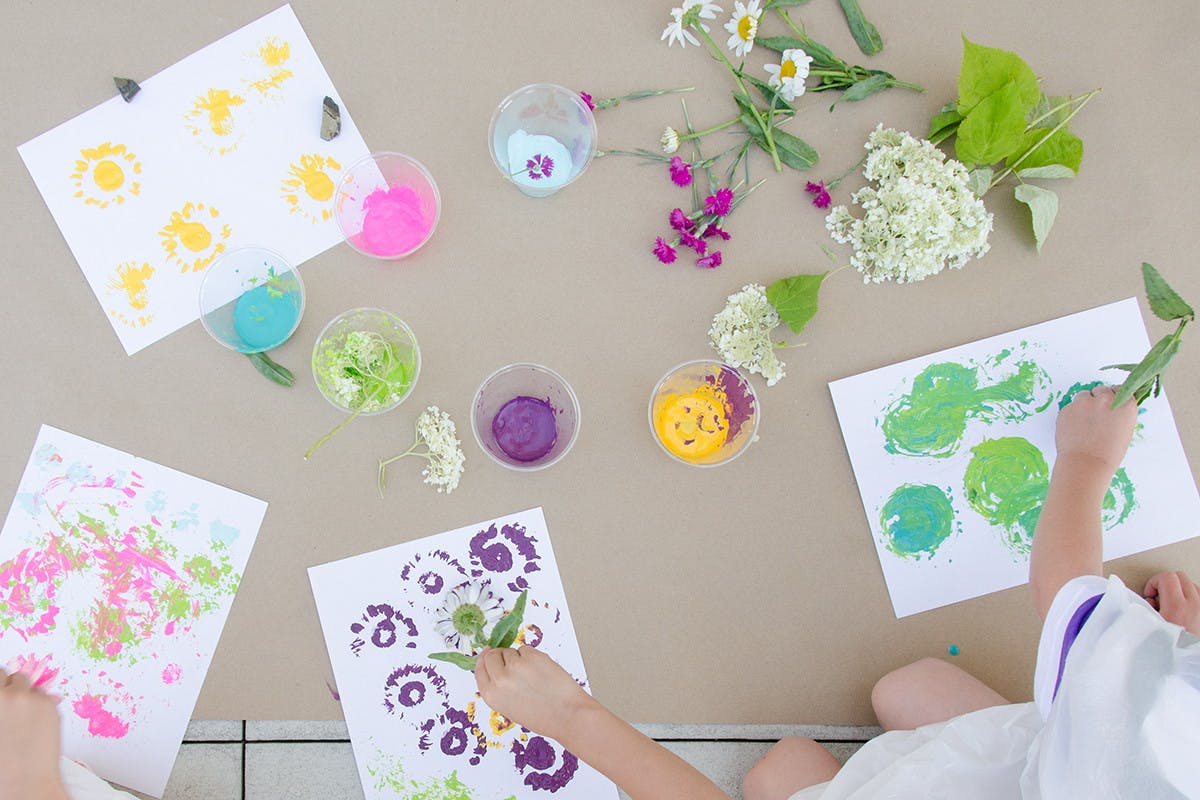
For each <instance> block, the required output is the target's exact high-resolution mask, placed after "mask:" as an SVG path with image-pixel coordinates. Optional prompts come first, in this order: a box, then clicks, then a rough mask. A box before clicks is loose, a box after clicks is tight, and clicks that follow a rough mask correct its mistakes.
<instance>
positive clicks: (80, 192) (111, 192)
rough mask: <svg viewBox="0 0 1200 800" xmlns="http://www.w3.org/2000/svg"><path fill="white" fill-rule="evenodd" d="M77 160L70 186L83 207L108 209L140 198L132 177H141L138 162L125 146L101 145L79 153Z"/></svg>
mask: <svg viewBox="0 0 1200 800" xmlns="http://www.w3.org/2000/svg"><path fill="white" fill-rule="evenodd" d="M79 156H80V157H79V158H78V159H77V160H76V161H75V171H74V172H72V173H71V182H72V183H74V184H75V197H78V198H79V199H81V200H83V202H84V203H85V204H86V205H89V206H97V207H98V208H108V207H109V206H110V205H120V204H121V203H124V202H125V200H126V199H127V198H129V197H133V196H136V195H139V194H141V191H142V185H141V183H139V182H138V181H137V180H136V179H135V177H134V176H137V175H141V174H142V162H140V161H138V159H137V156H136V155H134V154H133V153H131V152H129V149H128V148H126V147H125V145H123V144H113V143H112V142H105V143H104V144H102V145H100V146H99V147H85V148H83V149H81V150H80V151H79Z"/></svg>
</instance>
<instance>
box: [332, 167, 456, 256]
mask: <svg viewBox="0 0 1200 800" xmlns="http://www.w3.org/2000/svg"><path fill="white" fill-rule="evenodd" d="M441 213H442V197H441V194H439V193H438V187H437V184H436V183H435V182H434V180H433V176H432V175H430V174H429V170H427V169H426V168H425V166H424V165H423V164H422V163H421V162H420V161H417V160H416V159H415V158H412V157H411V156H406V155H404V154H403V153H393V152H379V153H372V154H371V155H369V156H367V157H366V158H363V159H360V160H359V161H356V162H355V163H353V164H351V165H350V167H349V168H348V169H347V170H346V171H345V172H344V173H342V177H341V179H340V180H339V181H338V185H337V189H336V190H335V191H334V195H333V215H334V218H335V219H336V220H337V224H338V227H339V228H340V229H341V231H342V236H344V237H345V238H346V242H347V243H349V245H350V246H351V247H353V248H354V249H355V250H357V251H358V252H360V253H362V254H363V255H367V256H370V257H371V258H379V259H383V260H385V261H396V260H399V259H401V258H404V257H405V256H408V255H411V254H412V253H415V252H416V251H417V250H418V249H420V248H421V246H422V245H424V244H425V243H426V242H428V241H429V238H430V237H431V236H433V231H434V229H435V228H437V224H438V219H439V218H440V217H441Z"/></svg>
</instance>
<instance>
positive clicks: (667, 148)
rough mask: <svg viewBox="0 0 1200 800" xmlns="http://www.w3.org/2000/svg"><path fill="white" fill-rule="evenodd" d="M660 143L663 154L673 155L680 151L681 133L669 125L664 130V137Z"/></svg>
mask: <svg viewBox="0 0 1200 800" xmlns="http://www.w3.org/2000/svg"><path fill="white" fill-rule="evenodd" d="M658 141H659V142H661V143H662V149H663V152H664V153H666V154H667V155H671V153H674V152H675V151H676V150H678V149H679V131H677V130H675V129H674V128H672V127H671V126H670V125H668V126H667V127H665V128H663V135H662V137H661V138H660V139H659V140H658Z"/></svg>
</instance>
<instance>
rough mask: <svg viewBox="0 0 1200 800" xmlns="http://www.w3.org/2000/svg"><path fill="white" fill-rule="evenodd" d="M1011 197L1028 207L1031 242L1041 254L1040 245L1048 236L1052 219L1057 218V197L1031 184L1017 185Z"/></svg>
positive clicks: (1052, 222)
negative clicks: (1031, 233) (1031, 219)
mask: <svg viewBox="0 0 1200 800" xmlns="http://www.w3.org/2000/svg"><path fill="white" fill-rule="evenodd" d="M1013 195H1014V196H1015V197H1016V198H1017V200H1019V201H1021V202H1022V203H1024V204H1025V205H1027V206H1029V211H1030V212H1031V213H1032V215H1033V241H1034V244H1035V245H1036V246H1037V250H1038V252H1039V253H1040V252H1042V243H1043V242H1045V241H1046V237H1047V236H1049V235H1050V228H1051V227H1053V225H1054V218H1055V217H1056V216H1058V195H1056V194H1055V193H1054V192H1052V191H1050V190H1049V189H1043V188H1042V187H1041V186H1034V185H1033V184H1032V183H1022V184H1018V185H1017V188H1016V189H1015V190H1013Z"/></svg>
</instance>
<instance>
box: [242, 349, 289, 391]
mask: <svg viewBox="0 0 1200 800" xmlns="http://www.w3.org/2000/svg"><path fill="white" fill-rule="evenodd" d="M246 357H247V358H249V359H250V363H251V364H253V365H254V368H255V369H256V370H258V371H259V372H261V373H262V374H263V375H265V376H267V377H268V378H270V379H271V380H273V381H275V382H276V383H278V384H279V385H280V386H292V385H294V384H295V383H296V376H295V375H293V374H292V371H291V370H290V369H288V368H287V367H285V366H283V365H282V364H276V363H275V362H274V361H273V360H272V359H271V357H270V356H269V355H267V354H266V353H246Z"/></svg>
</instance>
